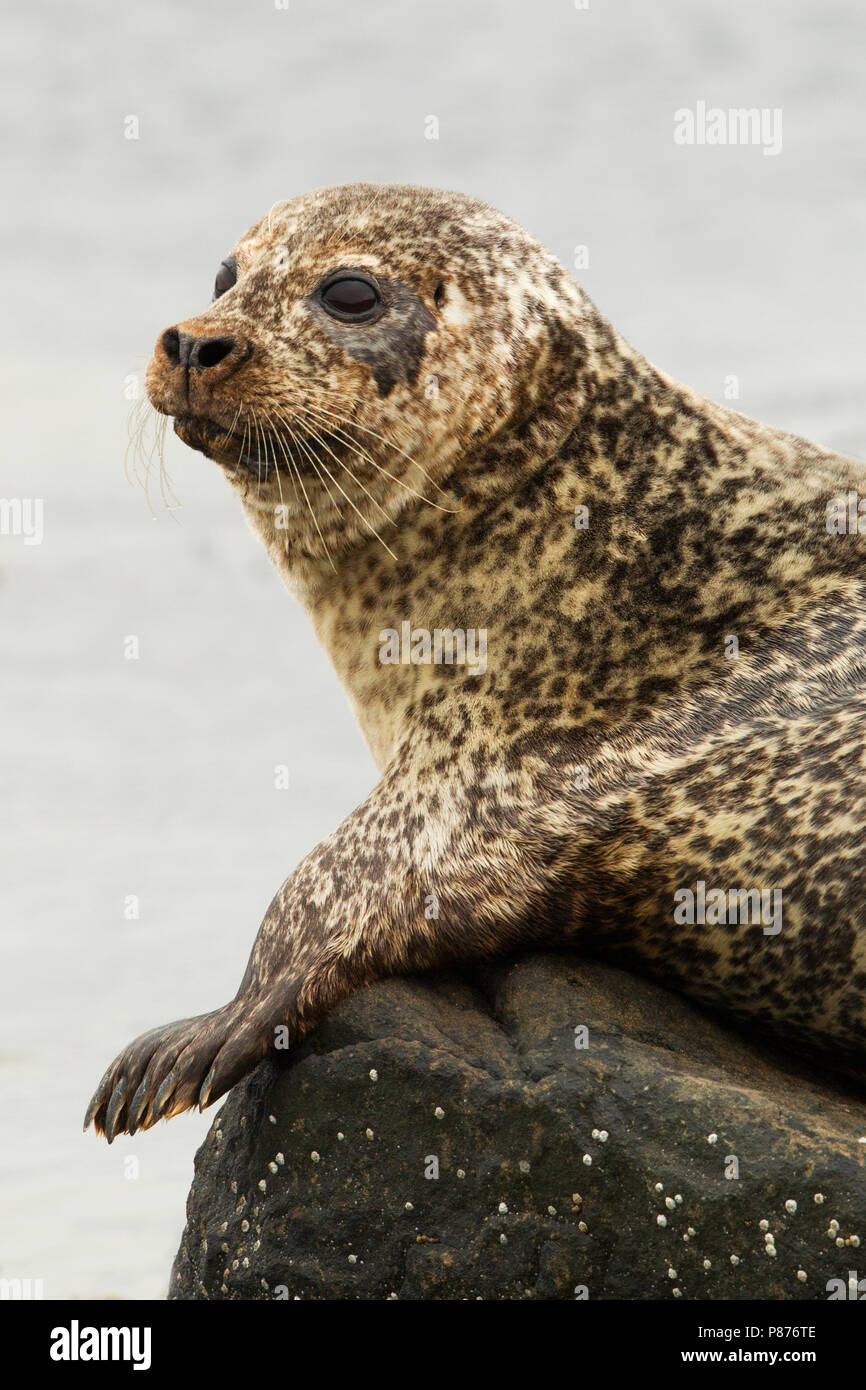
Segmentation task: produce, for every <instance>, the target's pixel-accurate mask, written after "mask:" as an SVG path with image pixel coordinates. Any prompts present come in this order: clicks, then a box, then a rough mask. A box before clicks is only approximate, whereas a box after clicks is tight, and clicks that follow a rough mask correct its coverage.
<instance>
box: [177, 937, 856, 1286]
mask: <svg viewBox="0 0 866 1390" xmlns="http://www.w3.org/2000/svg"><path fill="white" fill-rule="evenodd" d="M581 1025H585V1026H586V1028H587V1029H588V1045H587V1047H586V1048H585V1049H578V1048H576V1047H575V1028H576V1027H579V1026H581ZM371 1071H375V1073H376V1074H377V1079H376V1080H373V1079H371V1076H370V1073H371ZM439 1110H441V1111H442V1112H444V1113H443V1114H441V1116H440V1115H439V1114H438V1111H439ZM368 1131H370V1132H371V1133H370V1134H368ZM600 1131H605V1132H606V1133H607V1136H608V1137H607V1139H606V1141H605V1140H603V1139H602V1138H601V1137H599V1132H600ZM340 1134H342V1135H343V1136H344V1137H343V1138H340V1137H339V1135H340ZM713 1135H716V1136H718V1138H717V1140H715V1141H712V1140H711V1138H710V1136H713ZM861 1137H862V1138H866V1103H864V1100H863V1098H862V1094H861V1095H860V1096H859V1097H858V1095H857V1094H856V1093H855V1092H854V1091H853V1090H852V1089H851V1088H850V1086H849V1087H848V1088H847V1089H846V1087H845V1085H844V1084H843V1083H841V1082H839V1081H838V1080H837V1081H832V1080H829V1079H827V1078H825V1077H822V1076H821V1075H820V1074H819V1073H817V1072H814V1071H812V1072H810V1071H808V1070H806V1069H804V1068H803V1067H800V1066H797V1065H796V1064H795V1063H794V1062H793V1061H789V1060H787V1059H786V1058H785V1057H784V1055H782V1054H780V1053H778V1052H772V1051H770V1050H769V1049H768V1048H765V1047H763V1046H756V1045H754V1044H752V1043H750V1042H749V1041H747V1040H745V1039H743V1038H742V1037H741V1036H740V1035H739V1034H737V1033H736V1032H734V1031H732V1030H730V1029H728V1028H726V1027H724V1026H722V1025H720V1024H718V1023H716V1022H715V1021H713V1020H712V1019H710V1018H709V1017H708V1016H707V1015H705V1014H704V1013H703V1012H700V1011H699V1010H698V1009H696V1008H695V1007H693V1006H691V1005H690V1004H688V1003H687V1002H685V1001H684V1000H682V999H680V998H679V997H677V996H674V995H671V994H669V993H667V991H665V990H663V989H660V988H658V987H657V986H655V985H653V984H650V983H648V982H647V981H644V980H641V979H638V978H637V977H635V976H633V975H630V974H625V973H623V972H622V971H620V970H616V969H613V968H611V967H610V966H605V965H601V964H598V963H596V962H591V961H586V960H582V959H578V958H576V957H574V956H571V955H567V954H566V955H536V956H530V957H526V958H523V959H521V960H519V961H517V962H513V961H512V962H506V963H503V964H499V965H493V966H490V967H486V968H485V969H484V970H483V971H480V972H478V973H477V974H475V975H473V976H472V978H471V980H470V979H469V978H468V977H463V976H458V975H438V976H429V977H425V978H423V979H420V978H416V979H411V980H390V981H387V982H385V983H384V984H380V985H377V986H375V987H372V988H370V989H368V990H365V991H362V992H361V993H359V994H358V995H356V996H355V997H354V998H353V999H351V1000H349V1001H347V1002H346V1003H345V1004H343V1005H341V1006H340V1007H339V1008H338V1009H336V1010H335V1011H334V1012H333V1013H332V1014H331V1015H330V1016H329V1017H328V1018H327V1019H325V1020H324V1021H323V1022H322V1023H321V1024H320V1026H319V1027H318V1028H317V1030H316V1032H315V1033H314V1034H313V1036H312V1037H311V1038H310V1039H308V1040H307V1042H306V1043H305V1044H304V1046H303V1047H302V1048H300V1049H298V1051H297V1052H296V1053H295V1054H294V1055H293V1057H292V1058H291V1060H290V1061H288V1062H287V1063H284V1064H282V1065H278V1064H277V1063H275V1062H271V1061H268V1062H264V1063H263V1064H262V1065H261V1066H260V1067H259V1068H258V1070H257V1071H256V1072H255V1073H254V1074H253V1075H252V1076H251V1077H249V1078H248V1079H247V1080H246V1081H245V1082H243V1083H241V1084H240V1085H239V1086H237V1087H236V1088H235V1090H234V1091H232V1092H231V1094H230V1095H229V1097H228V1100H227V1101H226V1104H225V1105H224V1106H223V1108H222V1110H221V1112H220V1114H219V1115H218V1117H217V1118H216V1120H215V1121H214V1124H213V1126H212V1128H211V1130H210V1133H209V1135H208V1137H207V1139H206V1140H205V1142H204V1144H203V1145H202V1147H201V1149H200V1150H199V1153H198V1155H197V1158H196V1174H195V1180H194V1184H193V1188H192V1190H191V1192H190V1196H189V1201H188V1203H187V1226H186V1230H185V1232H184V1236H183V1240H182V1242H181V1247H180V1250H179V1252H178V1255H177V1258H176V1260H175V1264H174V1268H173V1271H172V1277H171V1290H170V1294H169V1297H171V1298H271V1299H273V1298H294V1297H299V1298H341V1299H342V1298H350V1299H351V1298H361V1299H380V1298H388V1297H389V1296H395V1295H396V1297H397V1298H401V1299H464V1298H469V1299H475V1298H485V1299H490V1298H493V1299H530V1298H534V1299H573V1298H575V1297H576V1296H580V1287H581V1286H583V1287H584V1288H585V1289H586V1295H585V1296H588V1297H590V1298H596V1299H609V1298H625V1299H654V1298H671V1297H678V1296H679V1297H682V1298H684V1299H703V1298H722V1299H742V1298H760V1299H797V1298H806V1299H816V1298H817V1299H826V1298H827V1297H828V1290H827V1283H828V1280H831V1279H834V1278H836V1279H841V1280H842V1281H844V1285H845V1286H846V1287H847V1283H848V1280H849V1272H850V1271H855V1272H856V1277H857V1278H858V1279H859V1278H863V1279H864V1280H866V1179H864V1173H866V1143H861V1142H859V1141H860V1140H861ZM278 1155H282V1156H283V1159H284V1161H283V1162H280V1158H279V1157H278ZM315 1155H318V1157H317V1158H316V1157H315ZM585 1156H588V1158H591V1160H592V1162H591V1164H590V1163H588V1162H587V1158H586V1157H585ZM433 1160H435V1161H436V1162H437V1163H438V1174H439V1175H438V1178H437V1177H427V1176H425V1173H426V1172H429V1171H431V1170H432V1168H433ZM735 1164H736V1165H738V1171H739V1176H738V1177H727V1176H726V1170H727V1171H732V1170H733V1169H734V1166H735ZM270 1165H273V1168H272V1167H271V1166H270ZM274 1169H275V1170H276V1171H274ZM261 1181H264V1183H265V1185H266V1190H265V1191H262V1189H261V1187H260V1186H259V1184H260V1182H261ZM658 1184H661V1186H662V1191H658V1188H657V1185H658ZM575 1194H579V1195H575ZM816 1194H822V1196H823V1201H820V1202H819V1201H818V1200H816ZM791 1202H796V1204H797V1206H796V1211H793V1212H792V1211H790V1210H789V1209H788V1207H787V1206H786V1204H789V1203H791ZM408 1204H411V1206H409V1205H408ZM503 1204H504V1206H505V1208H506V1210H502V1205H503ZM669 1204H671V1205H669ZM659 1218H664V1221H663V1223H661V1224H660V1221H659ZM765 1221H766V1222H767V1223H768V1227H767V1228H766V1229H763V1228H762V1223H763V1222H765ZM770 1233H772V1237H773V1240H772V1244H770V1245H769V1246H768V1242H767V1240H766V1236H768V1235H769V1234H770ZM503 1238H504V1239H503ZM861 1238H862V1240H863V1242H864V1243H863V1245H860V1244H859V1241H860V1239H861ZM839 1242H842V1243H841V1244H840V1243H839ZM768 1248H769V1250H770V1251H773V1250H774V1251H775V1254H773V1253H768ZM352 1257H354V1258H352ZM732 1257H736V1261H737V1262H736V1263H733V1262H732ZM707 1263H709V1267H707ZM798 1271H803V1272H805V1275H806V1278H805V1281H803V1280H802V1279H801V1278H798ZM576 1290H577V1293H576ZM677 1290H679V1294H677ZM863 1290H864V1292H866V1283H864V1285H863Z"/></svg>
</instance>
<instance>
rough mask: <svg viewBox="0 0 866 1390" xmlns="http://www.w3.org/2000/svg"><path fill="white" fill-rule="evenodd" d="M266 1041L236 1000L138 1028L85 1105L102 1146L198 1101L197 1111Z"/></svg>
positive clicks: (260, 1053)
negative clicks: (161, 1024)
mask: <svg viewBox="0 0 866 1390" xmlns="http://www.w3.org/2000/svg"><path fill="white" fill-rule="evenodd" d="M268 1042H269V1038H268V1036H267V1034H264V1035H263V1034H262V1033H261V1032H260V1031H259V1030H257V1029H255V1028H253V1027H250V1026H249V1023H245V1022H244V1019H243V1004H242V1001H238V1000H232V1002H231V1003H230V1004H226V1005H225V1006H224V1007H223V1008H222V1009H217V1010H215V1011H214V1012H213V1013H210V1014H200V1015H199V1016H198V1017H197V1018H185V1019H181V1020H180V1021H179V1022H177V1023H169V1024H167V1025H166V1026H165V1027H163V1028H153V1029H151V1031H150V1032H149V1033H142V1035H141V1037H139V1038H136V1039H135V1041H134V1042H131V1043H130V1044H129V1046H128V1047H126V1048H125V1049H124V1050H123V1052H121V1054H120V1056H119V1057H117V1058H116V1059H115V1061H114V1062H112V1064H111V1066H110V1067H109V1068H108V1071H107V1072H106V1073H105V1075H104V1077H103V1078H102V1080H101V1081H100V1083H99V1086H98V1087H97V1089H96V1093H95V1095H94V1097H93V1099H92V1100H91V1102H90V1105H89V1106H88V1108H87V1114H86V1116H85V1119H84V1128H85V1129H87V1128H88V1127H89V1125H90V1124H91V1123H92V1124H93V1126H94V1129H95V1130H96V1132H97V1133H98V1134H104V1135H105V1137H106V1139H107V1140H108V1142H109V1144H110V1143H111V1141H112V1139H114V1137H115V1135H116V1134H135V1132H136V1131H137V1130H139V1129H150V1127H151V1125H154V1124H156V1122H157V1120H162V1119H166V1120H167V1119H169V1118H170V1117H171V1116H172V1115H178V1114H180V1112H181V1111H182V1110H191V1109H192V1108H193V1107H194V1106H196V1105H198V1106H199V1108H200V1109H202V1110H204V1109H205V1107H206V1106H208V1105H212V1104H213V1103H214V1101H216V1100H219V1098H220V1096H222V1095H224V1094H225V1092H226V1091H227V1090H229V1089H230V1087H232V1086H233V1085H234V1084H235V1081H236V1080H239V1079H240V1077H241V1076H243V1075H245V1073H246V1072H248V1071H250V1070H251V1069H252V1068H253V1067H254V1066H255V1065H256V1063H257V1062H258V1061H259V1060H260V1059H261V1058H262V1057H263V1056H264V1055H265V1052H266V1051H267V1048H268Z"/></svg>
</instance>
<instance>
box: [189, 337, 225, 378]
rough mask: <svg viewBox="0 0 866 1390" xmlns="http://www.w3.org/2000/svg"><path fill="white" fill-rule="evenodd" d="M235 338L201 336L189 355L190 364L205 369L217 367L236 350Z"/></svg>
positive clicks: (201, 369)
mask: <svg viewBox="0 0 866 1390" xmlns="http://www.w3.org/2000/svg"><path fill="white" fill-rule="evenodd" d="M234 346H235V340H234V338H199V340H198V342H197V343H195V344H194V345H193V349H192V352H191V353H190V355H189V365H190V366H191V367H198V368H199V370H200V371H204V370H205V369H206V368H207V367H216V366H218V365H219V363H220V362H224V361H225V359H226V358H227V357H228V356H230V354H231V353H232V352H233V351H234Z"/></svg>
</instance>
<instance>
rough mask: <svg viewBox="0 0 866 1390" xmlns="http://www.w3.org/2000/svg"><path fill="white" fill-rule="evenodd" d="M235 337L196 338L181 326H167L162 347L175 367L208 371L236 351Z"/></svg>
mask: <svg viewBox="0 0 866 1390" xmlns="http://www.w3.org/2000/svg"><path fill="white" fill-rule="evenodd" d="M236 347H237V344H236V342H235V340H234V338H194V337H193V336H192V334H191V333H184V332H183V330H182V329H180V328H167V329H166V330H165V332H164V333H163V335H162V349H163V352H164V353H165V355H166V357H167V358H168V360H169V362H170V363H171V365H172V366H173V367H186V368H187V369H195V370H197V371H200V372H201V371H206V370H207V368H208V367H218V366H219V364H220V362H224V361H225V360H226V358H227V357H231V355H232V353H233V352H235V349H236Z"/></svg>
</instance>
